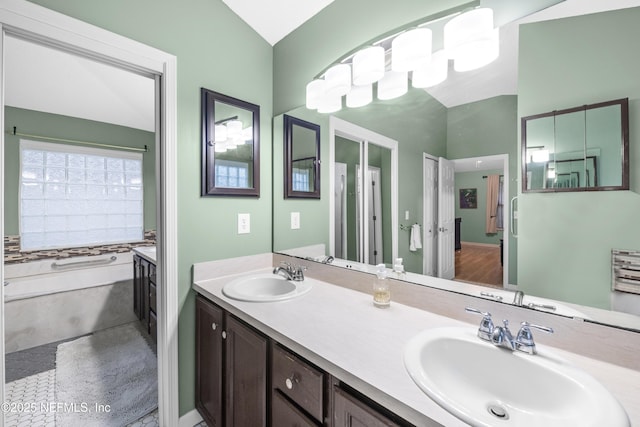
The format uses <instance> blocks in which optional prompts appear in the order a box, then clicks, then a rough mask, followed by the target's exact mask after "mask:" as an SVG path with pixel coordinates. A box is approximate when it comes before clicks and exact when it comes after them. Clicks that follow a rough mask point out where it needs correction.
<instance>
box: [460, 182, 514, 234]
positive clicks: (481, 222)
mask: <svg viewBox="0 0 640 427" xmlns="http://www.w3.org/2000/svg"><path fill="white" fill-rule="evenodd" d="M494 174H495V175H501V174H502V170H494V171H479V172H458V173H456V181H455V195H456V218H461V219H462V222H461V223H460V240H461V241H463V242H472V243H489V244H492V245H499V244H500V239H501V238H502V234H503V233H502V231H498V232H497V233H494V234H487V233H486V232H485V218H486V209H487V180H486V178H483V176H487V175H494ZM462 188H475V189H476V190H477V196H478V207H477V208H476V209H461V208H460V196H459V194H460V189H462ZM507 212H508V211H506V210H505V213H507ZM505 219H507V217H506V216H505Z"/></svg>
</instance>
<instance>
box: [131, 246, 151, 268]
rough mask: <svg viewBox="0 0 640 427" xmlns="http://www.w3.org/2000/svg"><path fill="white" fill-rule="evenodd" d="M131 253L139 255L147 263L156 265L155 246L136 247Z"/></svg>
mask: <svg viewBox="0 0 640 427" xmlns="http://www.w3.org/2000/svg"><path fill="white" fill-rule="evenodd" d="M132 250H133V252H135V253H136V254H138V255H140V256H141V257H142V258H144V259H146V260H147V261H149V262H152V263H154V264H156V247H155V246H138V247H135V248H133V249H132Z"/></svg>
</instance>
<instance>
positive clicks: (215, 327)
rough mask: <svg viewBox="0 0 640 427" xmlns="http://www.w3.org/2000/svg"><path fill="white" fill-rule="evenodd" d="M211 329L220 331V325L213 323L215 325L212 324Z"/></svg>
mask: <svg viewBox="0 0 640 427" xmlns="http://www.w3.org/2000/svg"><path fill="white" fill-rule="evenodd" d="M211 329H213V330H214V331H215V330H216V329H218V324H217V323H216V322H213V323H212V324H211Z"/></svg>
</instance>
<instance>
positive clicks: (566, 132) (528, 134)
mask: <svg viewBox="0 0 640 427" xmlns="http://www.w3.org/2000/svg"><path fill="white" fill-rule="evenodd" d="M521 124H522V191H523V192H566V191H602V190H628V189H629V100H628V98H624V99H617V100H613V101H607V102H601V103H597V104H591V105H583V106H580V107H575V108H569V109H566V110H558V111H551V112H548V113H543V114H536V115H533V116H528V117H523V118H522V123H521Z"/></svg>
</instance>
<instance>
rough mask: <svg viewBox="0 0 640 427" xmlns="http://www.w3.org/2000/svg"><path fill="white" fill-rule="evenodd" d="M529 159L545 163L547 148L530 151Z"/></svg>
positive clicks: (547, 156)
mask: <svg viewBox="0 0 640 427" xmlns="http://www.w3.org/2000/svg"><path fill="white" fill-rule="evenodd" d="M531 161H532V162H535V163H546V162H548V161H549V150H534V151H531Z"/></svg>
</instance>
